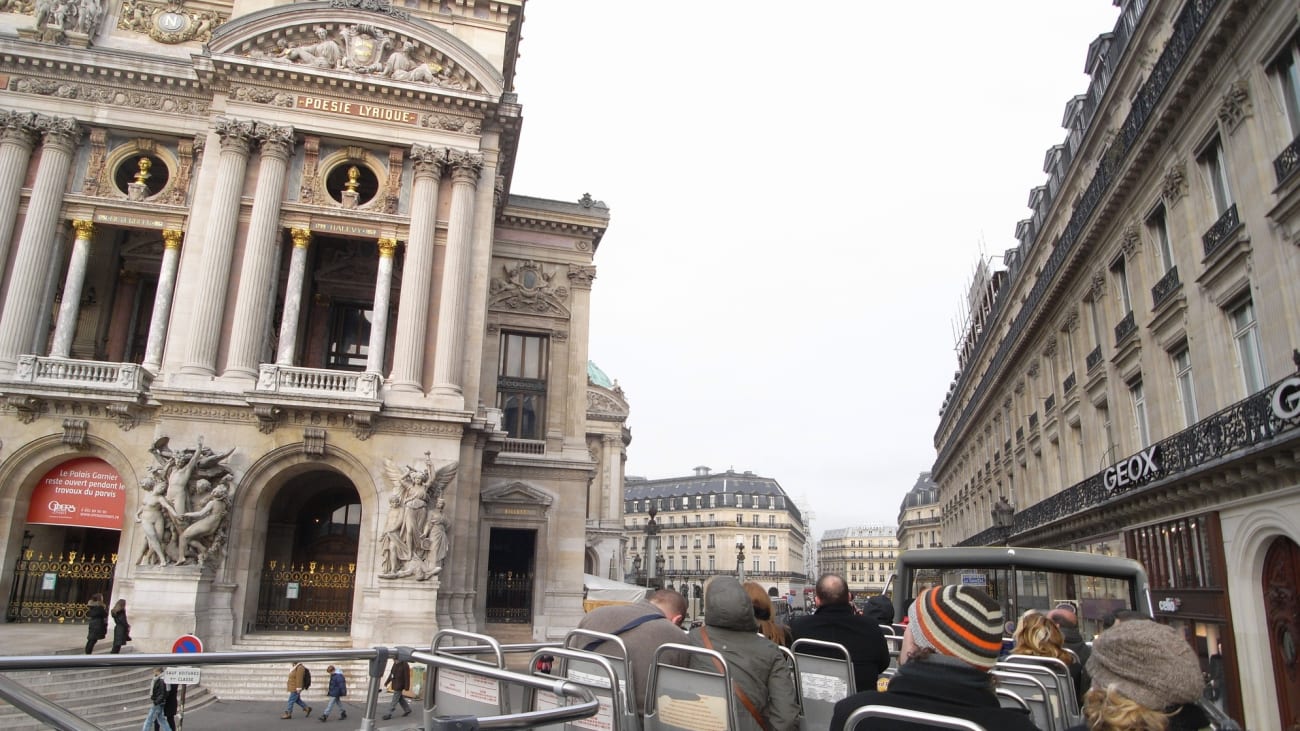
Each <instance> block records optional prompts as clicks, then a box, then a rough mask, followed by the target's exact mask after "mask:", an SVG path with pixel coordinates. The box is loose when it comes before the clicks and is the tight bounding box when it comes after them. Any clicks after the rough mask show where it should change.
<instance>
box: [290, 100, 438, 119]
mask: <svg viewBox="0 0 1300 731" xmlns="http://www.w3.org/2000/svg"><path fill="white" fill-rule="evenodd" d="M294 106H296V107H297V108H299V109H308V110H311V111H315V112H329V113H331V114H346V115H348V116H350V117H364V118H366V119H377V120H379V121H380V122H397V123H398V124H417V123H419V121H420V115H419V114H417V113H415V112H411V111H408V110H405V109H396V108H394V107H381V106H379V105H378V104H367V103H364V102H353V101H347V100H344V99H328V98H326V97H322V96H311V95H308V94H299V95H298V100H297V102H296V103H295V104H294Z"/></svg>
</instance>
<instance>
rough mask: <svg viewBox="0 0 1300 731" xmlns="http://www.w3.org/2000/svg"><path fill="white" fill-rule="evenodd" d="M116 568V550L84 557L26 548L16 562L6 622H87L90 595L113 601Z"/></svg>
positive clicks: (71, 553)
mask: <svg viewBox="0 0 1300 731" xmlns="http://www.w3.org/2000/svg"><path fill="white" fill-rule="evenodd" d="M116 567H117V554H116V553H114V554H111V555H109V556H85V555H81V554H79V553H77V552H76V551H68V552H67V553H66V554H64V553H59V554H54V553H51V554H48V555H46V554H43V553H36V552H35V551H32V550H30V549H28V550H25V551H23V553H22V555H21V556H20V557H19V558H18V561H17V562H15V564H14V584H13V589H12V590H11V591H10V592H9V605H8V608H7V610H6V611H5V621H7V622H58V623H63V622H72V623H82V622H85V621H86V602H87V601H88V600H89V599H90V597H92V596H94V595H95V594H97V593H99V594H103V595H104V597H105V599H106V600H111V598H112V595H113V570H114V569H115V568H116Z"/></svg>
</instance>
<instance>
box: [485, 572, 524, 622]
mask: <svg viewBox="0 0 1300 731" xmlns="http://www.w3.org/2000/svg"><path fill="white" fill-rule="evenodd" d="M487 621H489V622H507V623H511V624H530V623H531V622H532V621H533V574H532V572H531V571H529V572H527V573H523V572H519V571H498V572H492V573H490V574H488V585H487Z"/></svg>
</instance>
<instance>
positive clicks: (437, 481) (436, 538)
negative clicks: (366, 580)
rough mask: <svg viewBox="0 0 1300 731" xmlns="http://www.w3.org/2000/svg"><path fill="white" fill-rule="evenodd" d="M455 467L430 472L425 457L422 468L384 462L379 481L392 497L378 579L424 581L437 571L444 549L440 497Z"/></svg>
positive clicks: (454, 464)
mask: <svg viewBox="0 0 1300 731" xmlns="http://www.w3.org/2000/svg"><path fill="white" fill-rule="evenodd" d="M459 468H460V463H459V462H448V463H447V464H445V465H443V466H442V467H439V468H437V469H436V470H435V469H434V466H433V459H432V458H431V457H430V456H429V453H428V452H425V453H424V466H423V468H417V467H411V466H404V467H398V466H397V465H396V464H395V463H394V462H393V460H391V459H385V460H384V477H385V478H386V479H387V480H388V484H389V486H390V488H391V490H392V494H391V495H389V497H388V517H387V519H386V520H385V522H384V530H383V533H382V534H381V535H380V536H379V555H380V561H381V563H382V565H381V568H380V571H381V573H380V574H379V578H381V579H405V578H413V579H415V580H416V581H427V580H428V579H431V578H433V577H434V576H437V575H438V574H439V573H441V572H442V563H443V561H444V560H445V559H446V558H447V549H448V540H447V525H448V523H447V518H446V515H445V513H444V510H445V507H446V502H445V501H444V499H443V493H444V492H445V491H446V489H447V486H448V485H449V484H451V481H452V480H454V479H455V478H456V472H457V470H458V469H459Z"/></svg>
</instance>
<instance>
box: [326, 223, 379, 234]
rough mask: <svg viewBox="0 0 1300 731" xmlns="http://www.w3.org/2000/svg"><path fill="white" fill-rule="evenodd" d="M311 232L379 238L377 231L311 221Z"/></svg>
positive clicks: (342, 224)
mask: <svg viewBox="0 0 1300 731" xmlns="http://www.w3.org/2000/svg"><path fill="white" fill-rule="evenodd" d="M311 230H312V231H319V232H321V233H331V234H351V235H353V236H379V229H377V228H366V227H365V226H349V225H348V224H346V223H326V222H320V221H312V223H311Z"/></svg>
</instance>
